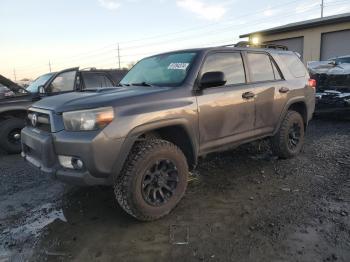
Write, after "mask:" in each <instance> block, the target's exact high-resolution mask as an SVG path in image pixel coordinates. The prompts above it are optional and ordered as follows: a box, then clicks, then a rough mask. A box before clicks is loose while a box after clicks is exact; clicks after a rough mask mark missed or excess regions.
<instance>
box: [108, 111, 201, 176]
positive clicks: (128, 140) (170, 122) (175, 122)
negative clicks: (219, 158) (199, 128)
mask: <svg viewBox="0 0 350 262" xmlns="http://www.w3.org/2000/svg"><path fill="white" fill-rule="evenodd" d="M170 126H181V127H182V128H184V130H185V132H186V133H187V134H188V137H189V139H190V141H191V147H192V153H193V156H194V161H195V162H196V160H197V158H198V150H199V146H198V138H197V137H196V133H195V131H194V130H192V128H191V127H190V124H189V122H188V121H187V120H186V119H183V118H175V119H165V120H162V121H157V122H150V123H145V124H142V125H139V126H136V127H134V128H133V129H132V130H131V131H130V132H129V134H128V135H127V136H126V137H125V140H124V142H123V144H122V147H121V149H120V151H119V156H118V158H117V161H116V163H115V164H114V166H113V174H112V176H111V177H114V178H116V177H118V176H119V174H120V172H121V170H122V168H123V166H124V164H125V161H126V160H127V157H128V155H129V152H130V151H131V149H132V147H133V146H134V144H135V142H136V141H137V139H138V138H139V136H140V135H142V134H144V133H147V132H150V131H153V130H156V129H159V128H163V127H170ZM194 138H195V139H194Z"/></svg>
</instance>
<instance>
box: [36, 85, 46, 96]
mask: <svg viewBox="0 0 350 262" xmlns="http://www.w3.org/2000/svg"><path fill="white" fill-rule="evenodd" d="M38 93H39V94H40V95H44V94H45V93H46V92H45V88H44V86H43V85H40V86H38Z"/></svg>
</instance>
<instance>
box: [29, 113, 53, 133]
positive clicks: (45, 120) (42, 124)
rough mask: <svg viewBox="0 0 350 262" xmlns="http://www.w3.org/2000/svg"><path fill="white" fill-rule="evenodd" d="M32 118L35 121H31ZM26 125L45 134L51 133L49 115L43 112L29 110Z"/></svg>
mask: <svg viewBox="0 0 350 262" xmlns="http://www.w3.org/2000/svg"><path fill="white" fill-rule="evenodd" d="M33 118H35V119H36V120H34V121H33ZM27 125H28V126H31V127H34V128H37V129H40V130H43V131H45V132H51V120H50V115H49V114H46V113H43V112H37V111H31V110H30V111H28V118H27Z"/></svg>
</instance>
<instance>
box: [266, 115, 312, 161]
mask: <svg viewBox="0 0 350 262" xmlns="http://www.w3.org/2000/svg"><path fill="white" fill-rule="evenodd" d="M304 135H305V128H304V121H303V118H302V116H301V115H300V114H299V113H298V112H296V111H292V110H290V111H288V112H287V114H286V116H285V118H284V119H283V121H282V123H281V126H280V129H279V130H278V132H277V133H276V135H274V136H273V137H272V139H271V145H272V151H273V153H274V154H275V155H277V156H279V157H280V158H284V159H287V158H292V157H295V156H296V155H297V154H299V152H300V151H301V149H302V147H303V144H304Z"/></svg>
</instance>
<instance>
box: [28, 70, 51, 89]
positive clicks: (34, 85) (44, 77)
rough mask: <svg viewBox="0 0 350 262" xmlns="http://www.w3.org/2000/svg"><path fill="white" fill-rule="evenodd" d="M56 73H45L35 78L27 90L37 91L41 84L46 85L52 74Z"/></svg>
mask: <svg viewBox="0 0 350 262" xmlns="http://www.w3.org/2000/svg"><path fill="white" fill-rule="evenodd" d="M53 74H54V73H49V74H45V75H42V76H39V77H38V78H37V79H35V80H34V82H33V83H31V84H30V85H29V86H28V87H27V88H26V90H27V91H28V92H30V93H37V92H38V87H39V86H41V85H45V84H46V82H47V81H48V80H49V79H50V77H51V76H53Z"/></svg>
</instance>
